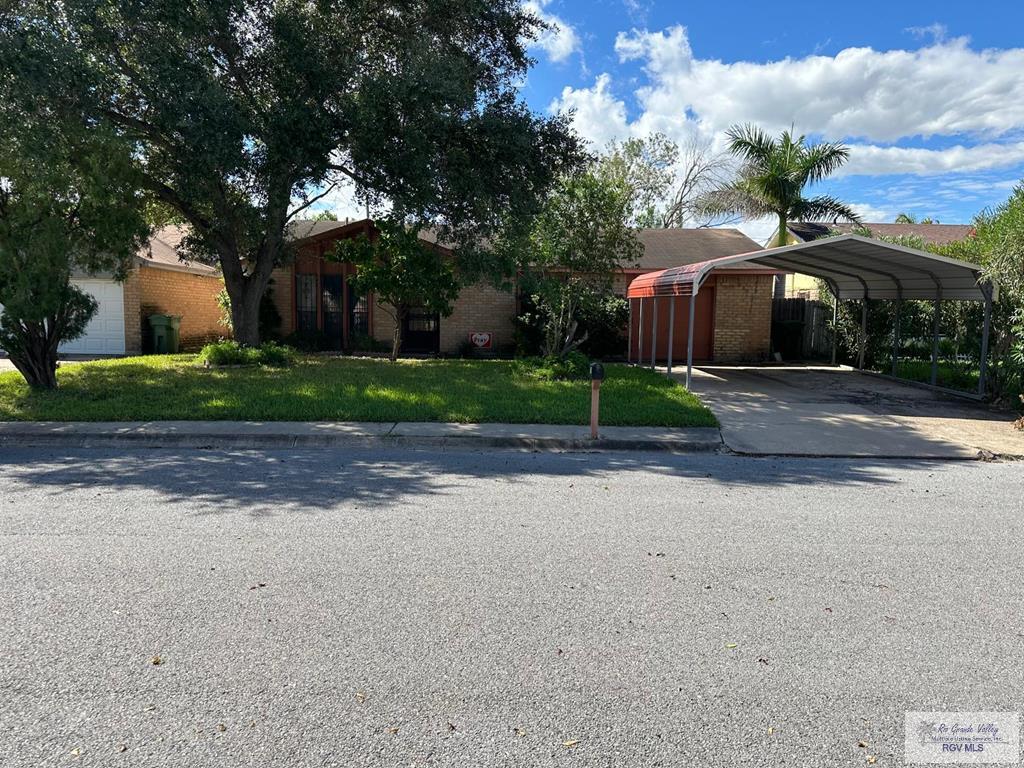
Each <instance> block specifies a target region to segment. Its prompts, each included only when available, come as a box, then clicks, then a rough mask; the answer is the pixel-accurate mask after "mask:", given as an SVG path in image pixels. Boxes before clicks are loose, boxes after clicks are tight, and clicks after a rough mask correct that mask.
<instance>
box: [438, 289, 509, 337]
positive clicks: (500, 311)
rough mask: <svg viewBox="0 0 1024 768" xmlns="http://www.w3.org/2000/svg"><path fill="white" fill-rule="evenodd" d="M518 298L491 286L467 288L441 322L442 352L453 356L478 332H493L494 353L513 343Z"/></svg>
mask: <svg viewBox="0 0 1024 768" xmlns="http://www.w3.org/2000/svg"><path fill="white" fill-rule="evenodd" d="M515 314H516V297H515V294H514V293H513V292H512V291H505V290H501V289H500V288H495V287H494V286H492V285H490V284H488V283H475V284H474V285H469V286H466V287H465V288H463V289H462V293H460V294H459V298H458V299H457V300H456V301H455V305H454V307H453V309H452V314H451V315H450V316H448V317H442V318H441V352H442V353H444V354H454V353H456V352H458V351H459V347H460V346H461V345H462V343H463V342H464V341H466V340H468V339H469V335H470V334H471V333H474V332H476V331H483V332H490V333H491V334H493V336H492V341H491V343H492V351H493V352H497V351H498V350H499V349H501V348H502V347H507V346H508V345H509V344H512V343H513V340H514V339H513V334H514V332H515Z"/></svg>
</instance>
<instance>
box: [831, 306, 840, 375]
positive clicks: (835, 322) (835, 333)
mask: <svg viewBox="0 0 1024 768" xmlns="http://www.w3.org/2000/svg"><path fill="white" fill-rule="evenodd" d="M838 342H839V293H838V292H837V293H834V294H833V295H832V365H835V364H836V347H837V346H838Z"/></svg>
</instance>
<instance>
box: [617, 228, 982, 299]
mask: <svg viewBox="0 0 1024 768" xmlns="http://www.w3.org/2000/svg"><path fill="white" fill-rule="evenodd" d="M729 264H761V265H764V266H766V267H772V268H775V269H779V270H784V271H794V272H800V273H802V274H805V275H813V276H814V277H819V278H821V279H822V280H825V281H826V282H827V283H828V284H829V286H830V288H831V290H832V291H833V293H834V295H836V296H837V297H838V298H840V299H865V298H870V299H924V300H934V299H936V298H938V297H941V298H943V299H959V300H962V301H983V300H985V299H986V297H988V296H991V297H992V298H995V297H996V296H997V291H996V288H995V287H994V286H991V285H990V284H988V283H984V282H982V270H981V267H979V266H978V265H977V264H970V263H968V262H965V261H959V260H957V259H950V258H947V257H945V256H939V255H938V254H934V253H928V252H927V251H921V250H917V249H916V248H906V247H904V246H902V245H894V244H892V243H887V242H884V241H882V240H873V239H871V238H867V237H861V236H860V235H838V236H836V237H829V238H824V239H821V240H814V241H812V242H809V243H798V244H796V245H787V246H783V247H781V248H767V249H763V250H755V251H753V252H751V253H744V254H737V255H735V256H723V257H720V258H718V259H709V260H708V261H704V262H698V263H691V264H683V265H680V266H678V267H673V268H671V269H664V270H660V271H658V272H649V273H647V274H644V275H640V277H638V278H636V279H635V280H633V282H631V283H630V284H629V291H628V294H627V295H628V296H629V297H630V298H645V297H650V296H692V295H695V294H696V293H697V292H698V291H699V290H700V287H701V285H702V284H703V282H704V280H705V279H707V277H708V275H709V274H711V272H713V271H718V270H720V269H722V268H723V267H725V266H727V265H729Z"/></svg>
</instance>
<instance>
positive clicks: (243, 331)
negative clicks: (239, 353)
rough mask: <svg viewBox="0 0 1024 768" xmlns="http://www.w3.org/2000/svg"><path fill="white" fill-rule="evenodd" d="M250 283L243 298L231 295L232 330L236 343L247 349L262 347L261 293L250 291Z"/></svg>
mask: <svg viewBox="0 0 1024 768" xmlns="http://www.w3.org/2000/svg"><path fill="white" fill-rule="evenodd" d="M252 287H253V286H252V284H251V283H249V282H248V281H247V282H246V289H245V290H243V292H242V294H241V296H239V297H237V298H236V297H235V296H234V295H231V291H230V290H229V291H228V293H229V295H231V329H232V333H233V335H234V338H235V341H237V342H238V343H239V344H241V345H243V346H246V347H258V346H259V345H260V297H261V293H256V292H255V291H252V290H249V289H251V288H252Z"/></svg>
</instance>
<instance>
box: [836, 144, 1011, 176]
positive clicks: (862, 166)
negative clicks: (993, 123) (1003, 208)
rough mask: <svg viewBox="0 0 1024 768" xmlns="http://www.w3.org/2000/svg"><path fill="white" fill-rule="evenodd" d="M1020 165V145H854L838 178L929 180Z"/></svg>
mask: <svg viewBox="0 0 1024 768" xmlns="http://www.w3.org/2000/svg"><path fill="white" fill-rule="evenodd" d="M1022 162H1024V142H1015V143H1008V144H998V143H990V144H979V145H977V146H973V147H965V146H963V145H957V146H954V147H947V148H945V149H922V148H912V147H876V146H873V145H870V144H854V145H852V146H851V147H850V160H849V162H848V163H847V164H846V165H845V166H843V168H841V169H840V171H839V173H838V174H836V175H837V176H838V175H844V176H845V175H850V174H858V173H859V174H867V175H875V174H892V173H909V174H915V175H919V176H931V175H937V174H944V173H954V172H955V173H973V172H976V171H984V170H989V169H992V168H1005V167H1007V166H1011V165H1017V164H1018V163H1022Z"/></svg>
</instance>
